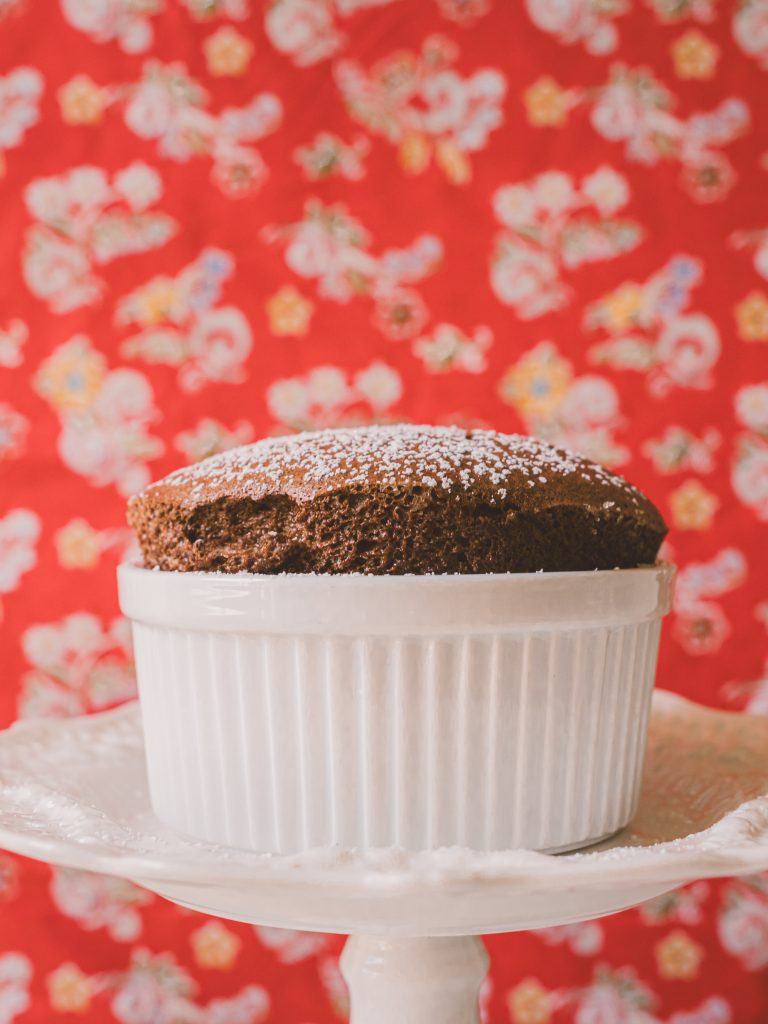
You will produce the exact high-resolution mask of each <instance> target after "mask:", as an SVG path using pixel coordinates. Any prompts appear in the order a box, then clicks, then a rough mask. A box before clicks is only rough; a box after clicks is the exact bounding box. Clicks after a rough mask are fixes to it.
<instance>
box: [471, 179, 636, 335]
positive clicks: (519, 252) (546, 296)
mask: <svg viewBox="0 0 768 1024" xmlns="http://www.w3.org/2000/svg"><path fill="white" fill-rule="evenodd" d="M628 201H629V187H628V185H627V181H626V179H625V178H624V177H623V176H622V175H621V174H617V173H616V172H615V171H613V170H612V169H611V168H610V167H600V168H598V169H597V170H596V171H594V173H592V174H589V175H587V176H586V177H584V178H583V179H582V180H581V182H579V183H578V184H577V183H576V182H574V180H573V178H572V177H571V176H570V175H568V174H564V173H561V172H558V171H547V172H545V173H544V174H540V175H539V176H538V177H537V178H534V180H533V181H529V182H520V183H515V184H513V185H504V186H502V187H501V188H500V189H498V190H497V191H496V192H495V193H494V195H493V209H494V213H495V214H496V217H497V218H498V220H499V222H500V223H501V224H502V225H503V226H504V228H505V229H506V230H504V231H503V232H502V233H501V234H499V235H498V236H497V238H496V245H495V249H494V252H493V255H492V256H491V286H492V288H493V290H494V292H495V293H496V295H497V296H498V298H499V300H500V301H501V302H503V303H504V304H505V305H507V306H512V307H513V309H514V310H515V313H516V314H517V316H518V317H520V319H522V320H532V319H534V318H535V317H539V316H543V315H544V314H545V313H549V312H551V311H552V310H555V309H560V308H561V307H562V306H564V305H565V304H566V303H567V302H568V299H569V298H570V295H571V289H570V288H569V287H568V286H567V285H566V284H565V283H564V282H563V280H562V277H563V273H564V272H565V271H571V270H575V269H576V268H578V267H580V266H583V265H584V264H587V263H595V262H598V261H602V260H608V259H613V258H614V257H616V256H618V255H619V254H621V253H623V252H627V251H629V250H631V249H634V248H635V246H637V245H639V243H640V241H641V239H642V229H641V228H640V227H639V225H638V224H636V223H635V222H633V221H630V220H623V219H620V218H617V217H615V216H614V215H615V214H616V213H617V212H618V211H619V210H620V209H621V208H622V207H623V206H625V205H626V203H627V202H628Z"/></svg>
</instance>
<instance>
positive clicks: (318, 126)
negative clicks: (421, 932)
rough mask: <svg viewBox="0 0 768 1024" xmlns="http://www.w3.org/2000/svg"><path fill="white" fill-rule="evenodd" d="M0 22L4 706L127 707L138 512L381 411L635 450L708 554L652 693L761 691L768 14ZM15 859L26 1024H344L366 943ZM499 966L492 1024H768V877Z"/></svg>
mask: <svg viewBox="0 0 768 1024" xmlns="http://www.w3.org/2000/svg"><path fill="white" fill-rule="evenodd" d="M0 16H2V21H0V157H2V166H3V177H2V179H0V189H1V190H2V233H1V234H0V261H1V266H2V273H1V274H0V481H1V484H0V597H1V598H2V614H3V624H2V665H3V673H4V687H3V690H2V695H1V696H0V714H1V715H2V720H3V723H4V724H7V723H10V722H11V721H12V720H13V719H14V718H15V717H17V716H19V715H22V716H31V715H70V714H77V713H80V712H84V711H91V710H95V709H98V708H102V707H106V706H110V705H112V704H115V703H118V702H119V701H121V700H123V699H125V698H127V697H128V696H130V695H131V694H132V692H133V676H132V671H131V663H130V651H129V643H128V637H127V634H126V630H125V625H124V623H121V622H120V620H119V619H118V618H117V607H116V600H115V582H114V570H115V565H116V564H117V561H118V560H119V559H120V558H122V557H123V556H124V554H125V552H126V550H127V548H128V546H129V544H130V537H129V534H128V533H127V531H126V529H125V525H124V515H123V511H124V502H125V497H126V496H127V495H128V494H130V493H131V492H132V491H134V490H136V489H138V488H140V487H141V486H143V485H144V484H145V483H146V482H147V481H148V480H149V479H150V478H154V477H158V476H161V475H163V474H164V473H166V472H167V471H169V470H170V469H172V468H173V467H175V466H178V465H180V464H182V463H184V462H185V461H189V460H190V459H194V458H199V457H202V456H203V455H205V454H208V453H210V452H211V451H214V450H218V449H220V448H222V447H224V446H227V445H230V444H234V443H241V442H243V441H247V440H249V439H251V438H254V437H258V436H261V435H263V434H265V433H268V432H270V431H275V430H290V429H295V428H300V427H306V426H313V425H320V426H322V425H326V424H330V423H338V422H350V421H352V422H355V421H370V420H375V419H408V420H412V421H436V422H462V423H482V424H489V425H491V426H494V427H497V428H501V429H504V430H521V431H530V432H535V433H538V434H541V435H543V436H545V437H547V438H550V439H553V440H555V441H558V442H562V443H564V444H567V445H569V446H571V447H575V448H580V449H582V450H584V451H585V452H587V453H588V454H590V455H592V456H594V457H595V458H597V459H599V460H601V461H604V462H606V463H608V464H610V465H612V466H615V467H616V468H617V469H619V470H620V471H621V472H624V473H626V474H627V475H628V476H629V477H630V478H631V479H632V480H633V481H634V482H635V483H637V484H638V485H639V486H640V487H642V488H644V489H645V490H647V491H648V493H649V494H650V495H651V496H652V497H653V498H654V499H655V500H656V501H657V502H658V504H659V506H660V507H661V509H662V510H663V512H664V514H665V515H666V517H667V518H668V520H669V522H670V525H671V528H672V529H671V534H670V539H669V542H668V554H669V555H670V556H671V557H673V558H674V559H675V560H676V561H677V562H678V564H679V565H680V567H681V579H680V587H679V590H678V598H677V605H676V610H675V612H674V614H673V615H672V616H671V617H670V620H669V623H668V626H667V628H666V633H665V637H664V642H663V646H662V653H661V663H660V670H659V679H660V683H661V685H662V686H665V687H668V688H671V689H673V690H677V691H679V692H681V693H684V694H686V695H688V696H690V697H693V698H695V699H697V700H699V701H702V702H704V703H706V704H712V705H718V706H722V707H734V708H745V707H747V706H749V708H750V709H751V710H752V711H754V712H763V713H765V712H766V711H768V680H766V678H765V668H764V659H765V654H766V651H765V647H766V644H765V639H766V637H765V634H766V622H767V621H768V595H767V594H766V591H765V563H764V557H763V555H762V552H763V551H764V546H765V525H764V524H765V520H766V518H768V384H767V383H766V382H765V376H766V342H767V341H768V281H767V280H766V279H767V278H768V208H766V203H765V195H766V192H767V190H768V178H767V177H766V175H767V173H768V131H767V129H768V105H767V104H766V103H765V96H766V87H767V84H768V80H766V68H767V67H768V3H767V2H766V0H740V2H739V3H737V4H726V3H722V2H721V3H716V2H715V0H600V2H597V0H527V2H526V3H505V2H503V0H389V2H388V0H273V2H271V3H269V4H261V3H257V2H256V0H141V2H139V0H61V4H60V5H58V4H53V3H47V4H42V3H38V4H35V3H34V2H33V0H27V2H24V0H20V2H19V0H2V2H0ZM319 133H321V134H320V137H319V138H318V134H319ZM322 133H324V134H322ZM761 563H762V564H761ZM0 868H1V870H0V880H1V881H2V898H3V900H4V905H3V907H2V917H0V1021H1V1022H10V1021H13V1020H18V1021H20V1022H23V1024H32V1022H39V1024H42V1022H49V1021H51V1020H55V1019H58V1018H59V1016H64V1017H65V1016H66V1015H67V1014H70V1015H75V1016H79V1017H80V1019H82V1020H84V1021H88V1022H94V1024H95V1022H100V1021H111V1020H116V1021H119V1022H122V1024H179V1022H182V1021H183V1022H195V1024H197V1022H207V1024H236V1022H237V1024H255V1022H256V1021H260V1020H262V1019H268V1020H271V1021H275V1022H277V1021H279V1022H280V1024H309V1022H312V1024H326V1022H331V1021H333V1020H336V1019H339V1018H342V1017H343V1016H344V997H343V991H342V987H341V985H340V982H339V976H338V968H337V962H336V958H337V954H338V951H339V948H340V940H338V939H337V938H333V937H331V938H323V937H318V936H306V935H292V934H288V935H286V934H282V933H277V932H274V931H270V930H265V929H257V930H254V929H252V928H250V927H247V926H241V925H237V924H232V923H214V922H211V921H206V920H205V919H204V918H201V917H199V916H195V915H193V914H190V913H186V912H183V911H181V910H179V909H177V908H175V907H173V906H171V905H170V904H167V903H164V902H162V901H160V900H159V899H156V898H153V897H151V896H150V895H149V894H147V893H143V892H141V891H139V890H138V889H136V888H135V887H133V886H131V885H128V884H123V883H115V882H112V881H109V880H104V879H100V878H97V877H95V876H87V875H80V874H77V873H73V872H64V871H59V870H51V869H49V868H47V867H44V866H38V865H33V864H31V863H26V862H22V861H19V860H16V859H12V858H10V857H6V856H3V857H2V862H1V864H0ZM489 948H490V951H491V954H492V958H493V969H492V974H491V981H490V983H489V985H488V986H487V991H486V994H485V995H486V1000H485V1002H486V1011H485V1012H486V1014H487V1019H488V1020H489V1021H491V1022H493V1024H502V1022H507V1021H509V1022H511V1024H548V1022H552V1024H561V1022H565V1021H575V1022H577V1024H614V1022H616V1024H619V1022H621V1024H652V1022H657V1021H664V1022H668V1024H694V1022H695V1024H727V1022H733V1024H760V1022H765V1021H766V1020H768V983H767V982H766V968H767V967H768V883H767V882H766V880H765V879H761V878H754V879H746V880H740V881H726V882H723V883H717V884H714V883H706V882H705V883H700V884H697V885H694V886H692V887H689V888H688V889H687V890H685V891H683V892H681V893H679V894H677V895H675V896H671V897H669V898H666V899H664V900H661V901H657V902H656V903H654V904H653V905H651V906H650V907H646V908H643V909H640V910H633V911H630V912H628V913H625V914H621V915H619V916H617V917H614V918H611V919H608V920H604V921H600V922H593V923H588V924H584V925H577V926H573V927H571V928H564V929H555V930H550V931H547V932H544V933H541V934H530V935H517V936H497V937H494V938H491V939H490V940H489Z"/></svg>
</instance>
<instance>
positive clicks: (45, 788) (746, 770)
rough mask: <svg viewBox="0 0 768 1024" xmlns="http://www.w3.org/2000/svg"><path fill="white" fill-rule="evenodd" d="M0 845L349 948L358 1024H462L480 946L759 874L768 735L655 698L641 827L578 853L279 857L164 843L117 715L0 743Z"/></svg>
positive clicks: (755, 725)
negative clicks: (696, 884)
mask: <svg viewBox="0 0 768 1024" xmlns="http://www.w3.org/2000/svg"><path fill="white" fill-rule="evenodd" d="M0 846H3V847H5V848H7V849H8V850H12V851H14V852H16V853H20V854H24V855H26V856H28V857H34V858H37V859H39V860H45V861H49V862H52V863H55V864H60V865H65V866H67V867H74V868H82V869H85V870H91V871H99V872H103V873H105V874H110V875H116V876H119V877H123V878H129V879H131V880H133V881H136V882H138V883H139V884H141V885H144V886H146V888H148V889H152V890H153V891H154V892H157V893H159V894H160V895H161V896H164V897H166V898H167V899H170V900H173V901H174V902H176V903H180V904H181V905H183V906H185V907H191V908H193V909H195V910H200V911H204V912H206V913H209V914H215V915H218V916H221V917H229V918H232V919H234V920H238V921H247V922H252V923H258V924H266V925H276V926H281V927H286V928H301V929H309V930H314V931H330V932H345V933H349V934H350V935H351V936H352V938H350V940H349V941H348V942H347V946H346V949H345V951H344V954H343V957H342V970H343V973H344V976H345V978H346V980H347V982H348V984H349V987H350V996H351V1006H352V1018H353V1021H354V1024H436V1022H439V1024H470V1022H475V1021H477V993H478V989H479V987H480V984H481V982H482V980H483V977H484V975H485V972H486V969H487V956H486V953H485V950H484V948H483V946H482V943H481V941H480V940H479V939H478V938H474V936H476V935H478V934H482V933H484V932H502V931H515V930H521V929H529V928H540V927H544V926H547V925H554V924H565V923H567V922H570V921H578V920H583V919H586V918H592V917H598V916H600V915H603V914H610V913H613V912H615V911H617V910H622V909H624V908H626V907H630V906H633V905H635V904H637V903H641V902H642V901H644V900H647V899H650V898H651V897H653V896H657V895H659V894H661V893H663V892H667V891H668V890H670V889H673V888H675V887H677V886H679V885H683V884H685V883H687V882H690V881H692V880H694V879H697V878H702V877H715V876H719V875H734V874H746V873H751V872H754V871H759V870H763V869H765V868H768V719H761V718H757V717H750V716H742V715H735V714H730V713H727V712H715V711H708V710H705V709H703V708H700V707H698V706H696V705H694V704H691V703H690V702H688V701H685V700H683V699H681V698H679V697H674V696H672V695H671V694H668V693H663V692H662V693H657V694H656V696H655V700H654V711H653V715H652V723H651V736H650V743H649V750H648V760H647V765H646V772H645V777H644V783H643V795H642V799H641V805H640V810H639V812H638V814H637V816H636V818H635V820H634V821H633V822H632V825H631V826H630V827H629V828H627V829H625V830H624V831H623V832H622V833H620V834H619V835H618V836H615V837H614V838H613V839H611V840H608V841H607V842H604V843H601V844H600V845H599V846H598V847H594V848H592V849H591V850H590V851H589V852H587V853H575V854H562V855H560V856H556V857H552V856H545V855H542V854H536V853H531V852H530V851H524V850H523V851H521V850H516V851H514V850H513V851H506V852H503V853H493V854H481V853H475V852H472V851H468V850H458V849H452V850H440V851H437V852H434V853H425V854H406V853H403V852H402V851H395V850H382V851H377V852H373V853H368V854H365V855H361V854H357V853H355V852H354V851H338V850H316V851H312V852H309V853H306V854H302V855H299V856H290V857H289V856H267V855H259V854H248V853H243V852H240V851H234V850H229V849H223V848H220V847H212V846H208V845H205V844H201V843H196V842H193V841H188V840H185V839H182V838H180V837H179V836H178V835H176V834H174V833H172V832H171V831H169V830H168V829H166V828H165V827H164V826H162V825H161V824H160V823H159V822H158V821H157V820H156V819H155V818H154V817H153V816H152V814H151V812H150V810H149V799H148V793H147V784H146V776H145V772H144V762H143V741H142V734H141V727H140V724H139V717H138V710H137V708H136V707H135V705H128V706H127V707H123V708H120V709H118V710H116V711H110V712H106V713H103V714H99V715H94V716H91V717H89V718H76V719H69V720H66V721H52V720H44V721H38V722H26V723H21V724H18V725H16V726H14V727H13V728H12V729H10V730H8V731H7V732H5V733H2V734H0Z"/></svg>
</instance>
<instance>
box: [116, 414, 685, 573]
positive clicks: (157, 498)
mask: <svg viewBox="0 0 768 1024" xmlns="http://www.w3.org/2000/svg"><path fill="white" fill-rule="evenodd" d="M128 518H129V521H130V523H131V525H132V526H133V528H134V529H135V530H136V533H137V535H138V539H139V543H140V546H141V550H142V554H143V558H144V565H145V566H146V567H147V568H158V569H163V570H176V571H182V572H191V571H206V572H225V573H233V572H251V573H368V574H374V575H385V574H404V573H415V574H426V573H506V572H515V573H520V572H536V571H539V570H543V571H545V572H554V571H567V570H592V569H613V568H632V567H635V566H639V565H649V564H652V563H653V562H655V560H656V557H657V554H658V550H659V545H660V544H661V542H662V540H663V538H664V536H665V534H666V532H667V528H666V526H665V524H664V520H663V519H662V517H661V515H660V514H659V512H658V510H657V509H656V508H655V506H654V505H653V504H652V503H651V502H650V501H649V500H648V498H646V497H645V495H643V494H642V493H641V492H640V491H638V490H637V489H636V488H635V487H633V486H632V485H630V484H629V483H627V481H626V480H624V479H623V478H622V477H620V476H617V475H615V474H613V473H610V472H608V471H607V470H606V469H604V468H603V467H602V466H599V465H597V464H596V463H594V462H591V461H589V460H588V459H584V458H581V457H580V456H577V455H574V454H572V453H570V452H567V451H564V450H562V449H559V448H554V447H552V446H551V445H549V444H546V443H545V442H543V441H539V440H536V439H535V438H531V437H522V436H520V435H516V434H499V433H496V432H494V431H490V430H463V429H459V428H458V427H430V426H409V425H395V426H373V427H360V428H353V429H339V430H324V431H318V432H313V433H304V434H295V435H292V436H285V437H274V438H268V439H266V440H263V441H259V442H257V443H256V444H251V445H246V446H244V447H241V448H235V449H232V450H230V451H226V452H223V453H221V454H220V455H214V456H212V457H211V458H208V459H205V460H204V461H202V462H199V463H198V464H197V465H194V466H189V467H186V468H184V469H180V470H177V471H176V472H175V473H171V474H170V476H167V477H166V478H165V479H163V480H160V481H159V482H158V483H155V484H153V485H151V486H150V487H148V488H147V489H146V490H144V491H143V492H142V493H141V494H139V495H137V496H136V497H134V498H133V499H132V500H131V502H130V504H129V511H128Z"/></svg>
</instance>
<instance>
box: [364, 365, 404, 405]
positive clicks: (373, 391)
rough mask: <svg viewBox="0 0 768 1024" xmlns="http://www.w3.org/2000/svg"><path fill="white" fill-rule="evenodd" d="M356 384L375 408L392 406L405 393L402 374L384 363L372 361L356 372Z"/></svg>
mask: <svg viewBox="0 0 768 1024" xmlns="http://www.w3.org/2000/svg"><path fill="white" fill-rule="evenodd" d="M354 386H355V388H356V389H357V390H358V391H359V392H360V394H361V395H363V396H364V398H366V399H367V401H368V403H369V404H370V406H371V408H373V409H375V410H383V409H388V408H390V406H392V405H394V404H395V402H398V401H399V400H400V398H401V397H402V394H403V381H402V378H401V377H400V374H399V373H398V372H397V370H393V369H392V367H391V366H386V365H385V364H384V363H371V365H370V366H369V367H367V369H365V370H361V371H360V372H359V373H357V374H355V377H354Z"/></svg>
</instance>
